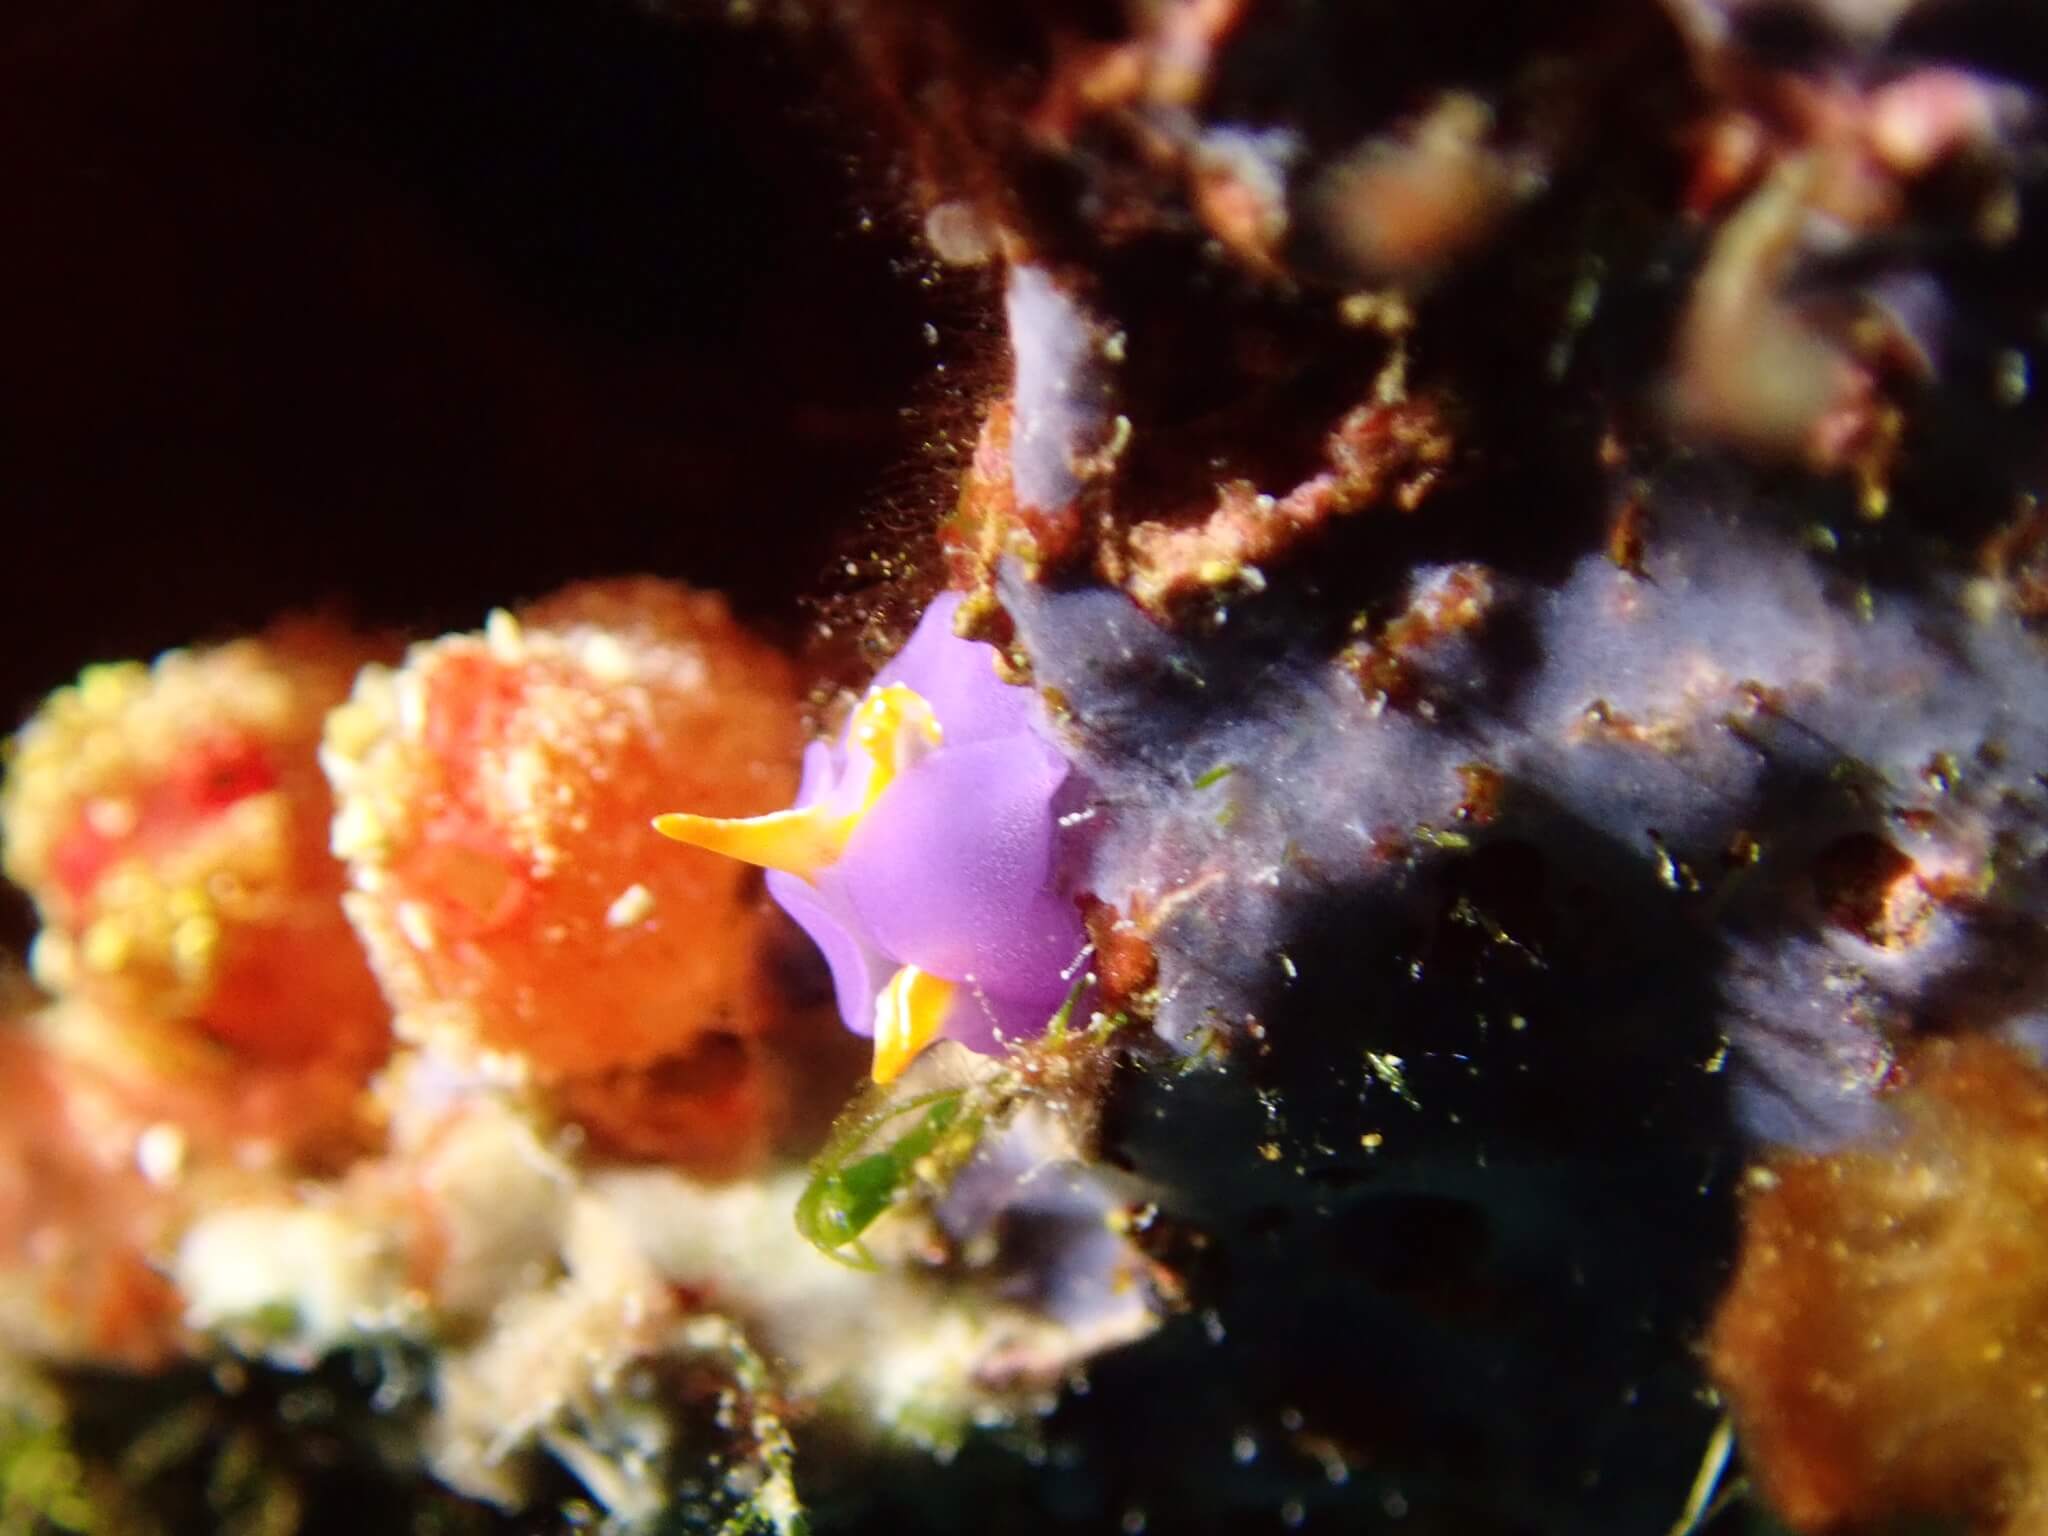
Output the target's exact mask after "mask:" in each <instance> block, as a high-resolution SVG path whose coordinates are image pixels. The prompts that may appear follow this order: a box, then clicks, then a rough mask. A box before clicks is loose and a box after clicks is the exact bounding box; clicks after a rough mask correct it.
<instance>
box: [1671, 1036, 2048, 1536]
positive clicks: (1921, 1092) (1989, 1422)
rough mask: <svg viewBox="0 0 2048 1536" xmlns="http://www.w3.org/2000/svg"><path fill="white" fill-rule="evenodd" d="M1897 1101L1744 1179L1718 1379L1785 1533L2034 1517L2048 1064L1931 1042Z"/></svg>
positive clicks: (2045, 1394)
mask: <svg viewBox="0 0 2048 1536" xmlns="http://www.w3.org/2000/svg"><path fill="white" fill-rule="evenodd" d="M1896 1106H1897V1110H1898V1126H1897V1131H1896V1134H1895V1135H1893V1136H1891V1137H1890V1138H1889V1139H1887V1140H1886V1141H1885V1142H1883V1143H1882V1144H1878V1145H1869V1146H1858V1147H1853V1148H1850V1149H1848V1150H1845V1151H1843V1152H1840V1153H1837V1154H1835V1155H1833V1156H1830V1157H1823V1158H1800V1159H1789V1160H1786V1161H1783V1162H1781V1163H1779V1164H1778V1165H1776V1166H1775V1167H1773V1168H1771V1169H1769V1170H1767V1171H1765V1172H1763V1173H1762V1174H1761V1175H1760V1176H1758V1178H1757V1179H1756V1181H1755V1183H1754V1186H1753V1189H1752V1192H1751V1194H1750V1196H1749V1198H1748V1202H1747V1205H1746V1208H1745V1211H1744V1217H1743V1243H1742V1253H1741V1259H1740V1262H1739V1264H1738V1267H1737V1270H1736V1274H1735V1279H1734V1282H1733V1284H1732V1285H1731V1287H1730V1289H1729V1291H1728V1294H1727V1295H1726V1297H1725V1298H1724V1299H1723V1301H1722V1303H1721V1307H1720V1311H1719V1314H1718V1315H1717V1316H1716V1318H1715V1320H1714V1324H1713V1329H1712V1332H1711V1334H1710V1337H1709V1340H1708V1354H1709V1360H1710V1365H1711V1369H1712V1373H1713V1376H1714V1378H1715V1380H1716V1381H1717V1382H1718V1383H1719V1384H1720V1386H1721V1389H1722V1391H1723V1393H1724V1394H1725V1395H1726V1397H1727V1399H1728V1402H1729V1404H1730V1406H1731V1409H1732V1411H1733V1413H1734V1416H1735V1422H1736V1427H1737V1430H1738V1432H1739V1435H1740V1440H1741V1444H1742V1446H1743V1453H1744V1456H1745V1458H1746V1460H1747V1461H1748V1464H1749V1466H1750V1469H1751V1472H1752V1474H1753V1475H1754V1476H1755V1477H1756V1478H1757V1479H1758V1480H1759V1482H1760V1484H1761V1486H1762V1488H1763V1491H1764V1493H1765V1495H1766V1496H1767V1498H1768V1499H1769V1501H1770V1503H1771V1505H1772V1507H1773V1508H1774V1509H1775V1510H1776V1511H1777V1512H1778V1513H1779V1514H1780V1515H1781V1516H1782V1517H1783V1518H1784V1519H1785V1520H1786V1521H1787V1522H1789V1523H1790V1524H1791V1525H1792V1526H1793V1527H1794V1528H1796V1529H1798V1530H1801V1531H1832V1530H1842V1529H1856V1528H1860V1527H1866V1526H1867V1527H1872V1528H1875V1527H1879V1526H1883V1525H1884V1524H1885V1523H1886V1522H1888V1521H1891V1520H1894V1519H1896V1518H1897V1517H1900V1516H1910V1515H1926V1516H1937V1517H1945V1518H1959V1519H1963V1520H1967V1521H1969V1522H1970V1523H1971V1525H1972V1527H1973V1528H1974V1529H1978V1530H1983V1531H1999V1532H2007V1531H2009V1532H2021V1531H2038V1530H2042V1529H2048V1073H2043V1072H2042V1071H2041V1070H2040V1069H2039V1068H2038V1067H2036V1066H2035V1065H2034V1064H2033V1063H2032V1062H2031V1061H2029V1060H2028V1059H2026V1058H2024V1057H2022V1056H2021V1055H2019V1054H2018V1053H2017V1052H2015V1051H2013V1050H2011V1049H2009V1048H2008V1047H2006V1046H2003V1045H2000V1044H1998V1043H1996V1042H1993V1041H1988V1040H1983V1039H1970V1040H1959V1041H1936V1042H1932V1043H1930V1044H1928V1045H1925V1046H1923V1047H1922V1048H1921V1049H1920V1050H1919V1051H1918V1052H1917V1053H1916V1054H1915V1055H1914V1056H1913V1057H1912V1058H1911V1060H1910V1062H1909V1077H1908V1086H1907V1087H1905V1088H1904V1089H1903V1090H1902V1091H1901V1092H1900V1094H1899V1096H1898V1098H1897V1100H1896Z"/></svg>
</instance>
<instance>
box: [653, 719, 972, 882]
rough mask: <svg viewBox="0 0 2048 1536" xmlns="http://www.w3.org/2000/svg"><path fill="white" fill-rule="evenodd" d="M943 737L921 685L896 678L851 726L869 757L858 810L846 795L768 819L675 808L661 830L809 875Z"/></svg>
mask: <svg viewBox="0 0 2048 1536" xmlns="http://www.w3.org/2000/svg"><path fill="white" fill-rule="evenodd" d="M939 739H940V738H939V722H938V721H937V720H936V719H934V718H933V716H932V708H931V705H929V704H927V703H926V702H925V701H924V698H923V696H922V695H920V694H918V693H917V692H916V691H915V690H913V689H910V688H906V687H905V686H904V685H903V684H901V683H891V684H890V685H889V686H888V687H887V688H877V689H875V690H874V691H872V692H871V693H869V694H868V696H867V697H866V698H865V699H862V700H861V702H860V705H859V707H858V708H856V709H855V710H854V712H853V720H852V722H851V723H850V725H849V727H848V730H847V741H848V744H849V746H850V747H851V749H852V752H853V753H854V754H856V755H857V756H858V757H859V758H862V759H865V763H864V765H862V766H860V767H859V768H857V769H855V770H854V771H859V772H862V773H863V775H864V779H865V782H864V784H863V786H862V789H861V795H860V803H859V804H858V806H856V808H855V809H853V810H851V811H846V810H842V809H838V808H836V807H835V805H834V804H833V802H835V801H839V797H838V796H836V795H829V794H828V795H826V796H825V797H823V798H822V799H820V800H818V801H817V802H815V803H813V804H811V805H806V806H799V807H797V808H796V809H794V810H787V811H775V812H772V813H770V814H769V815H766V816H691V815H688V814H687V813H683V812H676V813H674V814H671V815H668V816H657V817H656V818H655V819H654V830H655V831H657V832H659V833H660V834H661V835H662V836H663V837H672V838H674V839H675V840H676V841H677V842H679V843H688V844H690V846H692V847H693V848H703V849H707V850H709V851H710V852H712V853H720V854H724V855H725V856H726V857H727V858H730V859H739V860H741V861H742V862H744V863H748V864H758V865H760V866H761V867H762V868H763V869H779V870H782V871H783V872H784V873H786V874H791V875H796V876H797V877H799V878H800V879H804V880H808V879H810V878H811V877H812V876H814V875H816V874H817V872H818V871H819V870H821V869H823V868H825V867H826V866H827V865H829V864H832V863H834V862H835V861H836V860H837V859H838V858H839V856H840V855H841V854H842V853H844V852H845V851H846V845H847V843H848V842H849V841H850V840H851V839H852V837H853V834H854V829H855V828H857V827H858V826H859V825H860V822H861V818H862V817H863V816H865V815H866V814H867V813H868V812H869V811H870V810H872V809H873V808H874V804H875V802H876V801H877V800H879V799H881V798H882V795H883V793H884V792H885V791H886V790H887V789H888V788H889V786H890V785H891V784H893V783H895V782H896V778H897V776H898V775H899V774H901V773H902V772H903V771H904V770H906V769H908V768H909V767H910V766H911V765H912V764H913V763H915V762H916V761H917V760H918V759H919V758H920V757H922V756H923V755H924V754H925V753H926V752H929V751H930V750H931V749H932V748H933V747H936V746H937V745H938V744H939ZM849 766H850V767H852V765H849ZM839 804H841V805H843V804H844V802H843V801H839Z"/></svg>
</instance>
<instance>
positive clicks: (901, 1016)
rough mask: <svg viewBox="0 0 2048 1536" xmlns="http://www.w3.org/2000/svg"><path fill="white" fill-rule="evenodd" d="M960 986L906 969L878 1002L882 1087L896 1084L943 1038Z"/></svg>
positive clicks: (877, 1057)
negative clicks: (919, 1056)
mask: <svg viewBox="0 0 2048 1536" xmlns="http://www.w3.org/2000/svg"><path fill="white" fill-rule="evenodd" d="M959 990H960V989H959V987H958V985H957V984H956V983H954V982H950V981H946V980H944V979H942V978H940V977H937V976H933V975H931V974H929V973H928V972H925V971H921V970H919V969H918V968H917V967H916V966H914V965H906V966H904V967H903V969H902V970H900V971H898V972H897V973H896V974H895V975H894V976H891V977H890V978H889V984H888V985H887V986H886V987H884V988H882V991H881V994H880V995H879V996H878V997H876V999H875V1069H874V1079H875V1081H876V1082H878V1083H893V1082H894V1081H895V1080H896V1079H897V1078H898V1077H900V1076H901V1075H902V1073H903V1069H904V1068H905V1067H907V1066H909V1065H910V1064H911V1063H912V1062H913V1061H915V1060H916V1059H917V1056H918V1053H919V1052H920V1051H922V1050H923V1049H924V1048H925V1047H926V1046H928V1045H930V1044H931V1043H932V1041H934V1040H936V1039H937V1038H938V1037H939V1031H940V1030H942V1029H943V1028H945V1024H946V1013H947V1011H948V1010H949V1009H951V1008H952V1006H953V994H954V993H955V992H957V991H959Z"/></svg>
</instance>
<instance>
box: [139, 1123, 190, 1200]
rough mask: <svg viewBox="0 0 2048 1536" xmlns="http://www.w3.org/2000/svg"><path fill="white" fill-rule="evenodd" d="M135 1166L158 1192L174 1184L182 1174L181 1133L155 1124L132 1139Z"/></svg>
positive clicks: (176, 1129) (182, 1144) (183, 1144)
mask: <svg viewBox="0 0 2048 1536" xmlns="http://www.w3.org/2000/svg"><path fill="white" fill-rule="evenodd" d="M135 1166H136V1167H137V1168H139V1169H141V1170H142V1176H143V1177H144V1178H145V1179H147V1180H149V1182H150V1183H152V1184H154V1185H155V1186H156V1187H157V1188H158V1189H168V1188H169V1187H170V1186H171V1185H173V1184H175V1183H177V1181H178V1175H179V1174H181V1173H183V1172H184V1171H185V1133H184V1132H183V1131H181V1130H179V1129H178V1128H177V1127H176V1126H175V1125H171V1124H169V1123H167V1122H164V1121H159V1122H158V1123H157V1124H155V1125H152V1126H151V1127H149V1129H147V1130H146V1131H144V1132H143V1133H142V1134H141V1135H140V1136H138V1137H136V1138H135Z"/></svg>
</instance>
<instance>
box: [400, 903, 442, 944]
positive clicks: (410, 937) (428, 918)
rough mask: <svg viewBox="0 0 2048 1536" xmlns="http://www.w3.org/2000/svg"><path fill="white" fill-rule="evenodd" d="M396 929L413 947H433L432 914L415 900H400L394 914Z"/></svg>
mask: <svg viewBox="0 0 2048 1536" xmlns="http://www.w3.org/2000/svg"><path fill="white" fill-rule="evenodd" d="M395 915H396V917H397V920H398V931H399V932H400V933H402V934H404V935H405V939H406V942H407V943H408V944H410V945H412V947H413V948H414V949H418V950H429V949H432V948H433V947H434V915H433V913H431V912H429V911H428V910H427V909H426V908H425V907H424V906H422V905H421V904H420V903H419V902H417V901H401V902H400V903H399V904H398V911H397V913H396V914H395Z"/></svg>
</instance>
